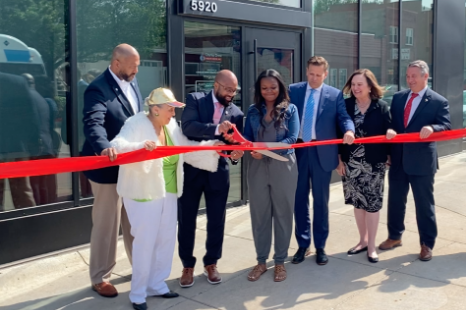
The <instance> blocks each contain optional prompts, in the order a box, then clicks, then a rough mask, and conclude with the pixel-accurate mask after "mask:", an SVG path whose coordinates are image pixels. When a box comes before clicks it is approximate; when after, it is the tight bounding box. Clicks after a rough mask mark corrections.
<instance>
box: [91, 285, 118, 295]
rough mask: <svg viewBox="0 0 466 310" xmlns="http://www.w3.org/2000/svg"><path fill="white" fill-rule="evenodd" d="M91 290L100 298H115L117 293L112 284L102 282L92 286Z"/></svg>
mask: <svg viewBox="0 0 466 310" xmlns="http://www.w3.org/2000/svg"><path fill="white" fill-rule="evenodd" d="M92 289H93V290H94V291H96V292H97V293H98V294H99V295H100V296H103V297H110V298H111V297H117V296H118V291H117V290H116V288H115V287H114V286H113V284H111V283H109V282H102V283H99V284H93V285H92Z"/></svg>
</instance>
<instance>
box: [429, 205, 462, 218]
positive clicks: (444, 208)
mask: <svg viewBox="0 0 466 310" xmlns="http://www.w3.org/2000/svg"><path fill="white" fill-rule="evenodd" d="M435 207H437V208H440V209H443V210H447V211H450V212H452V213H455V214H458V215H460V216H462V217H466V215H464V214H462V213H459V212H456V211H453V210H451V209H448V208H446V207H442V206H439V205H435Z"/></svg>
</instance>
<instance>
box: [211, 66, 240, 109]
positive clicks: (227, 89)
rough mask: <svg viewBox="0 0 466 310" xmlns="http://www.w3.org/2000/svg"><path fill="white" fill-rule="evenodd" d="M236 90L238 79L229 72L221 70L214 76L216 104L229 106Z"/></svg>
mask: <svg viewBox="0 0 466 310" xmlns="http://www.w3.org/2000/svg"><path fill="white" fill-rule="evenodd" d="M237 89H238V79H237V78H236V75H235V74H234V73H233V72H231V71H230V70H222V71H220V72H219V73H217V75H216V76H215V83H214V94H215V98H217V100H218V102H220V103H221V104H222V105H224V106H228V105H230V103H231V102H232V101H233V98H234V97H235V95H236V92H237Z"/></svg>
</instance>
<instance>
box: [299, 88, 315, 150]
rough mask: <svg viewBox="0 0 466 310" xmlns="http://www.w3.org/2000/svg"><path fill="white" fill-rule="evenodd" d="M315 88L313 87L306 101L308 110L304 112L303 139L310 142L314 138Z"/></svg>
mask: <svg viewBox="0 0 466 310" xmlns="http://www.w3.org/2000/svg"><path fill="white" fill-rule="evenodd" d="M315 91H316V90H315V89H311V94H310V95H309V98H307V102H306V112H305V113H304V120H303V135H302V136H303V141H304V142H309V141H311V140H312V123H313V120H314V105H315V102H314V93H315Z"/></svg>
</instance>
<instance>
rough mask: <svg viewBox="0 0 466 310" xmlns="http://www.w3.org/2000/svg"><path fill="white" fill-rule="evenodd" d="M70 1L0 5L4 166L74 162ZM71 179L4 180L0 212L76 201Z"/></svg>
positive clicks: (0, 156)
mask: <svg viewBox="0 0 466 310" xmlns="http://www.w3.org/2000/svg"><path fill="white" fill-rule="evenodd" d="M66 3H67V1H65V0H53V1H30V0H27V1H26V0H15V1H2V2H1V4H0V162H18V161H26V160H35V159H50V158H63V157H69V156H70V149H69V146H68V145H67V144H65V143H63V139H64V138H65V137H66V131H64V130H63V129H62V126H61V122H62V119H63V115H65V114H66V109H67V103H68V102H69V98H68V97H67V96H66V92H65V89H64V85H63V82H62V81H63V77H62V76H61V72H60V70H59V67H60V66H61V65H63V64H64V63H65V58H66V55H67V54H66V37H67V36H66V30H65V25H66V20H65V12H66V9H65V7H66ZM71 198H72V182H71V174H70V173H63V174H59V175H45V176H36V177H26V178H13V179H2V180H0V211H8V210H14V209H18V208H27V207H34V206H39V205H46V204H50V203H55V202H61V201H66V200H71Z"/></svg>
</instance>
